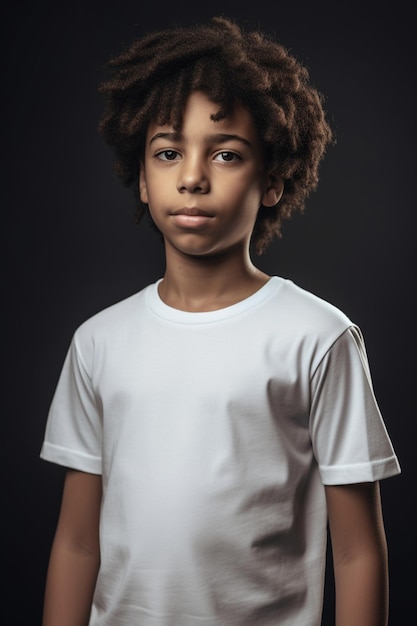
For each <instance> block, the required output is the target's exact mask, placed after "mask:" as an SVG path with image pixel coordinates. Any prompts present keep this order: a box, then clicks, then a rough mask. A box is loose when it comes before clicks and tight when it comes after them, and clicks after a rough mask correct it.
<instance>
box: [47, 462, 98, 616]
mask: <svg viewBox="0 0 417 626" xmlns="http://www.w3.org/2000/svg"><path fill="white" fill-rule="evenodd" d="M100 504H101V476H98V475H95V474H87V473H84V472H78V471H74V470H68V472H67V474H66V478H65V484H64V490H63V496H62V504H61V511H60V515H59V520H58V524H57V529H56V533H55V537H54V540H53V544H52V550H51V556H50V560H49V567H48V574H47V578H46V589H45V601H44V614H43V622H42V625H43V626H87V624H88V620H89V616H90V610H91V602H92V597H93V592H94V587H95V583H96V577H97V572H98V567H99V563H100V548H99V518H100Z"/></svg>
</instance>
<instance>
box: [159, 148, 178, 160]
mask: <svg viewBox="0 0 417 626" xmlns="http://www.w3.org/2000/svg"><path fill="white" fill-rule="evenodd" d="M155 156H156V158H157V159H161V161H175V159H177V158H178V157H179V154H178V152H177V151H176V150H161V152H158V153H157V154H156V155H155Z"/></svg>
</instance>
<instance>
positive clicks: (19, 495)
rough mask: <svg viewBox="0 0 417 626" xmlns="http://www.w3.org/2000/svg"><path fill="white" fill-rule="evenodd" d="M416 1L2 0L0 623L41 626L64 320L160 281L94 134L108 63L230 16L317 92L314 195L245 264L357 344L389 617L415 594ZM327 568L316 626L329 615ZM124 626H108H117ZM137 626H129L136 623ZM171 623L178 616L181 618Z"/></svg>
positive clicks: (148, 241)
mask: <svg viewBox="0 0 417 626" xmlns="http://www.w3.org/2000/svg"><path fill="white" fill-rule="evenodd" d="M411 6H412V3H409V2H407V3H406V2H395V3H390V4H389V5H387V6H386V7H385V6H383V5H382V3H381V4H379V3H375V2H360V3H359V2H357V3H356V2H346V3H344V2H332V3H325V2H319V1H316V2H307V1H306V0H304V1H300V2H291V3H280V2H276V1H275V2H267V1H265V0H257V1H256V2H252V3H251V2H249V3H248V4H247V5H246V6H244V3H243V2H241V1H239V2H218V1H215V0H213V1H212V2H210V3H204V4H203V3H198V2H185V1H181V0H178V1H176V2H174V3H168V4H167V5H162V4H160V3H140V2H132V1H125V2H123V1H122V0H120V1H114V2H105V1H103V2H88V1H86V2H83V3H81V2H79V3H77V2H71V3H70V2H52V1H50V0H49V1H47V2H38V3H29V2H27V1H26V2H19V3H13V4H12V3H11V2H6V6H5V7H3V10H2V30H3V33H2V38H1V47H2V55H1V62H2V68H1V82H2V97H1V101H2V128H1V137H2V157H3V158H2V166H1V171H2V185H1V211H2V217H3V230H2V232H3V243H2V251H3V253H4V256H3V259H4V260H3V268H4V272H3V275H4V281H3V284H4V289H3V293H4V298H3V311H4V312H5V316H4V317H3V319H4V327H3V333H4V334H3V337H4V339H3V342H2V343H3V345H4V350H3V374H2V382H3V392H2V399H3V415H2V420H1V425H2V433H1V443H2V454H1V460H2V473H1V477H2V485H3V489H2V504H3V507H2V509H3V514H2V520H3V521H2V524H3V526H2V529H3V532H2V540H3V549H2V570H3V574H4V576H3V583H2V590H3V599H2V604H1V607H2V608H1V612H0V614H1V615H2V623H4V624H7V625H8V626H14V625H19V626H39V625H40V623H41V606H42V594H43V588H44V579H45V572H46V566H47V561H48V556H49V549H50V545H51V541H52V536H53V531H54V528H55V524H56V520H57V516H58V510H59V504H60V493H61V485H62V479H63V470H62V469H61V468H58V467H55V466H53V465H51V464H48V463H45V462H44V461H41V460H40V459H39V451H40V447H41V443H42V438H43V433H44V427H45V422H46V417H47V412H48V408H49V404H50V401H51V398H52V395H53V392H54V389H55V385H56V383H57V379H58V375H59V372H60V369H61V367H62V363H63V359H64V356H65V352H66V350H67V348H68V345H69V342H70V339H71V336H72V333H73V332H74V330H75V328H76V327H77V326H78V325H79V324H80V323H81V322H82V321H84V320H85V319H86V318H87V317H89V316H90V315H92V314H94V313H95V312H97V311H99V310H100V309H102V308H104V307H105V306H108V305H110V304H112V303H114V302H116V301H118V300H120V299H122V298H124V297H126V296H128V295H130V294H132V293H134V292H136V291H137V290H139V289H141V288H142V287H143V286H145V285H146V284H148V283H149V282H151V281H154V280H155V279H157V278H159V277H160V276H161V275H162V273H163V271H164V262H163V255H162V252H163V250H162V247H161V244H160V242H159V239H158V238H157V237H156V236H155V234H154V233H153V231H151V230H150V229H149V227H148V225H147V224H146V223H143V224H142V225H140V226H137V225H135V223H134V199H133V195H132V194H131V192H129V191H127V190H125V189H124V188H122V186H121V183H120V182H119V181H118V180H117V179H116V178H115V175H114V174H113V169H112V167H113V161H112V155H111V154H110V151H109V149H108V148H107V146H105V145H104V144H103V142H102V140H101V139H100V138H99V136H98V134H97V131H96V127H97V122H98V119H99V116H100V114H101V110H102V105H103V103H102V100H101V96H99V94H98V93H97V85H98V83H99V82H100V80H101V79H102V78H103V76H104V73H103V66H104V64H105V62H106V61H107V60H108V58H110V57H111V56H112V55H114V54H116V53H117V52H119V51H120V50H121V49H122V48H123V47H124V46H125V45H127V44H129V43H130V42H131V41H133V39H134V38H136V37H137V36H141V35H143V34H145V32H147V31H149V30H154V29H155V28H160V27H166V26H170V25H172V24H173V23H179V24H183V23H192V22H195V21H200V20H202V19H205V18H209V17H211V16H212V15H220V14H223V15H225V16H229V17H232V18H237V19H239V20H240V21H242V23H243V24H244V25H247V26H248V27H255V28H257V27H259V28H261V29H262V30H264V31H265V32H267V33H269V34H271V35H273V36H275V37H277V38H278V39H279V40H280V41H281V42H282V43H283V44H284V45H286V46H287V47H288V48H289V49H290V50H291V51H292V52H293V53H294V54H295V55H296V56H297V57H298V58H299V59H300V60H302V61H303V62H304V64H305V65H306V66H307V67H308V69H309V71H310V76H311V79H312V81H313V83H314V84H315V85H316V86H317V87H318V88H319V90H320V91H321V92H322V93H323V94H324V96H325V107H326V110H327V112H328V116H329V121H330V123H331V125H332V127H333V129H334V131H335V133H336V137H337V143H336V145H335V146H334V147H332V148H330V149H329V151H328V154H327V156H326V158H325V161H324V163H323V166H322V168H321V178H320V184H319V189H318V190H317V192H316V193H315V194H314V195H313V196H311V198H310V199H309V201H308V204H307V209H306V211H305V213H304V215H298V216H296V217H294V219H293V220H291V222H288V223H287V224H286V226H285V227H284V237H283V239H282V240H280V241H277V242H276V243H275V244H274V245H273V246H272V247H271V249H270V250H269V251H268V253H267V254H265V255H264V256H263V257H261V258H259V259H258V258H255V259H254V260H255V261H256V262H257V263H258V264H259V265H260V267H261V268H262V269H264V270H265V271H267V272H269V273H272V274H280V275H282V276H284V277H288V278H291V279H292V280H294V281H295V282H296V283H298V284H299V285H301V286H302V287H305V288H306V289H309V290H311V291H313V292H314V293H316V294H317V295H319V296H321V297H323V298H325V299H327V300H329V301H330V302H332V303H333V304H335V305H336V306H339V307H340V308H341V309H343V310H344V312H345V313H347V314H348V315H349V316H350V318H351V319H352V320H353V321H354V322H355V323H357V324H358V325H359V326H360V327H361V329H362V331H363V333H364V335H365V340H366V346H367V350H368V357H369V361H370V365H371V371H372V376H373V382H374V388H375V393H376V396H377V399H378V402H379V405H380V407H381V411H382V413H383V416H384V419H385V422H386V425H387V428H388V430H389V433H390V435H391V439H392V441H393V444H394V447H395V449H396V452H397V454H398V456H399V459H400V463H401V466H402V474H401V476H399V477H395V478H391V479H388V480H386V481H384V482H383V484H382V495H383V502H384V514H385V523H386V530H387V537H388V542H389V552H390V575H391V621H390V624H391V625H392V626H401V625H403V624H408V623H410V622H409V619H410V617H409V616H410V615H413V613H414V605H415V597H414V596H415V586H416V575H415V561H416V558H417V551H416V524H417V518H416V504H415V500H416V486H415V480H416V469H415V462H414V458H415V452H414V447H415V445H414V444H415V442H414V439H415V435H416V426H415V420H416V401H415V393H414V391H415V387H416V384H417V383H416V371H415V363H414V356H415V353H416V340H415V332H416V331H415V322H414V320H415V302H414V294H415V284H416V280H415V267H416V266H415V248H416V218H415V214H416V208H417V207H416V201H415V184H416V171H417V170H416V157H415V153H416V149H415V141H416V132H415V131H416V123H415V120H416V114H415V110H416V97H415V75H416V55H415V33H414V20H413V17H412V12H411ZM332 594H333V590H332V580H331V576H330V575H329V577H328V579H327V582H326V608H325V617H324V622H323V624H325V625H326V626H331V624H332V619H331V610H332V603H333V596H332ZM115 626H117V625H115ZM132 626H133V625H132ZM178 626H181V625H180V624H179V625H178Z"/></svg>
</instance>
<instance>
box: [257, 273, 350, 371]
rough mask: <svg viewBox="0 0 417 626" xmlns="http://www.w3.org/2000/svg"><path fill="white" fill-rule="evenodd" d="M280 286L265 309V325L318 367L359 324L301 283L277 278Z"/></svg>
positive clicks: (275, 279) (278, 338)
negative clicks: (334, 347) (329, 352)
mask: <svg viewBox="0 0 417 626" xmlns="http://www.w3.org/2000/svg"><path fill="white" fill-rule="evenodd" d="M273 280H274V282H275V283H276V285H277V288H276V290H275V292H274V294H273V297H272V298H270V302H269V304H268V306H267V307H266V310H265V315H266V318H267V319H265V320H261V324H262V326H263V327H269V328H272V329H273V340H272V341H273V342H278V343H279V344H280V345H281V344H285V345H286V346H287V347H288V350H289V351H291V353H294V354H298V355H299V356H300V355H303V357H307V355H308V359H312V365H313V366H314V367H316V366H317V364H318V363H319V361H320V360H321V359H322V358H323V356H324V355H325V354H326V352H327V351H328V350H329V349H330V348H331V347H332V346H333V344H334V343H335V342H336V341H337V340H338V339H339V338H340V337H341V336H342V335H343V334H344V333H345V332H346V331H347V330H348V329H349V328H355V327H356V325H355V324H354V322H352V320H351V319H350V318H349V317H348V316H347V315H346V314H345V313H344V312H343V311H341V310H340V309H339V308H338V307H336V306H335V305H333V304H332V303H330V302H328V301H327V300H325V299H323V298H321V297H319V296H317V295H315V294H313V293H311V292H310V291H308V290H306V289H304V288H302V287H300V286H298V285H297V284H295V283H294V282H293V281H291V280H289V279H283V278H279V277H274V279H273Z"/></svg>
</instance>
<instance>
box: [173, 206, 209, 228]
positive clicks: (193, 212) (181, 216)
mask: <svg viewBox="0 0 417 626" xmlns="http://www.w3.org/2000/svg"><path fill="white" fill-rule="evenodd" d="M171 216H172V219H173V220H174V222H175V224H176V225H177V226H178V227H179V228H183V229H187V230H195V229H202V228H204V227H205V226H207V225H208V224H209V223H210V222H211V220H212V219H213V217H214V215H213V214H212V213H209V212H208V211H204V210H203V209H198V208H197V207H183V208H182V209H177V210H176V211H173V212H172V213H171Z"/></svg>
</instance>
